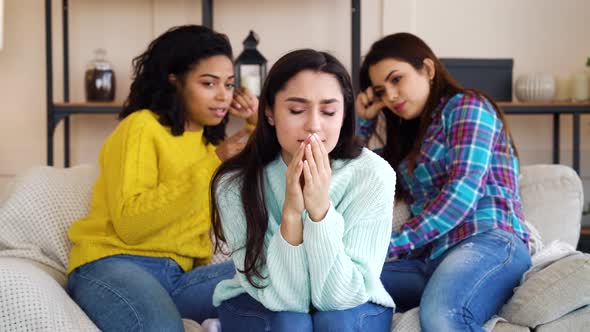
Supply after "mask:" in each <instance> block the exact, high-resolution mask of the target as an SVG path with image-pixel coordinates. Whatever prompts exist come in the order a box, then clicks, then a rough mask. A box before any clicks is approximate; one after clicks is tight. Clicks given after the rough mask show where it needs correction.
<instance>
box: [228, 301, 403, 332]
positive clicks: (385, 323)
mask: <svg viewBox="0 0 590 332" xmlns="http://www.w3.org/2000/svg"><path fill="white" fill-rule="evenodd" d="M217 312H218V313H219V319H220V321H221V328H222V329H223V330H224V331H242V332H250V331H252V332H255V331H256V332H258V331H273V332H278V331H294V332H295V331H296V332H303V331H322V332H323V331H327V332H330V331H338V332H346V331H351V332H352V331H359V332H360V331H375V332H378V331H383V332H389V329H390V326H391V317H392V315H393V309H392V308H387V307H383V306H380V305H378V304H374V303H370V302H367V303H364V304H361V305H359V306H357V307H354V308H352V309H348V310H339V311H316V312H314V313H312V314H307V313H301V312H289V311H281V312H275V311H270V310H268V309H266V308H265V307H264V306H263V305H262V304H261V303H260V302H258V301H256V300H255V299H254V298H253V297H251V296H250V295H248V294H242V295H239V296H237V297H234V298H232V299H229V300H226V301H223V302H222V303H221V305H220V306H219V308H217Z"/></svg>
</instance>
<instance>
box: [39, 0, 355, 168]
mask: <svg viewBox="0 0 590 332" xmlns="http://www.w3.org/2000/svg"><path fill="white" fill-rule="evenodd" d="M61 2H62V6H61V10H62V30H63V31H62V32H63V91H64V100H63V102H61V103H56V102H54V100H53V54H52V52H53V45H52V35H53V32H52V25H51V8H52V6H51V4H52V1H51V0H45V50H46V68H47V69H46V75H47V101H46V104H47V165H50V166H51V165H53V164H54V160H53V148H54V137H53V136H54V133H55V128H56V127H57V125H58V124H59V122H60V121H62V120H63V122H64V126H63V128H64V166H65V167H69V166H70V116H72V115H74V114H117V113H119V111H120V110H121V107H122V105H121V104H119V103H70V94H69V91H70V85H69V84H70V82H69V59H68V58H69V42H68V15H69V14H68V0H62V1H61ZM201 8H202V18H201V19H202V20H201V22H202V25H204V26H207V27H210V28H212V27H213V0H201ZM350 8H351V21H352V31H351V41H352V44H351V52H352V68H351V70H352V80H353V86H354V87H355V88H356V87H357V86H358V72H359V68H360V62H361V47H360V43H361V31H360V25H361V1H360V0H351V7H350Z"/></svg>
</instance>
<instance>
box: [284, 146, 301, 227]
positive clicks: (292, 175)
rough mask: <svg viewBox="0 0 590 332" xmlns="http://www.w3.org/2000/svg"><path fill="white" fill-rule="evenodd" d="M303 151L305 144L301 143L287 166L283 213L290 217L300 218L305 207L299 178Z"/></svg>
mask: <svg viewBox="0 0 590 332" xmlns="http://www.w3.org/2000/svg"><path fill="white" fill-rule="evenodd" d="M304 151H305V144H304V143H301V144H300V145H299V149H298V150H297V153H296V154H295V156H293V159H291V162H290V163H289V166H288V167H287V173H286V174H285V177H286V189H285V203H284V204H283V215H287V216H289V217H291V218H301V214H303V209H305V206H304V203H303V190H302V189H301V184H300V183H299V179H300V178H301V173H302V172H303V161H302V159H303V153H304Z"/></svg>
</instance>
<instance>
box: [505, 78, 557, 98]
mask: <svg viewBox="0 0 590 332" xmlns="http://www.w3.org/2000/svg"><path fill="white" fill-rule="evenodd" d="M514 94H515V95H516V98H518V100H519V101H534V102H547V101H550V100H551V99H553V95H554V94H555V80H554V79H553V76H552V75H550V74H544V73H535V74H526V75H522V76H519V77H518V79H517V80H516V84H515V91H514Z"/></svg>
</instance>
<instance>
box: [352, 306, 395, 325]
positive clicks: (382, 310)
mask: <svg viewBox="0 0 590 332" xmlns="http://www.w3.org/2000/svg"><path fill="white" fill-rule="evenodd" d="M387 309H388V308H387V307H381V312H377V313H366V312H365V313H362V314H361V315H360V316H359V320H358V328H359V331H364V329H363V322H364V320H365V318H367V317H369V316H379V315H382V314H383V313H385V312H387Z"/></svg>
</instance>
